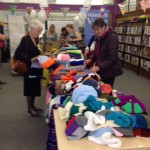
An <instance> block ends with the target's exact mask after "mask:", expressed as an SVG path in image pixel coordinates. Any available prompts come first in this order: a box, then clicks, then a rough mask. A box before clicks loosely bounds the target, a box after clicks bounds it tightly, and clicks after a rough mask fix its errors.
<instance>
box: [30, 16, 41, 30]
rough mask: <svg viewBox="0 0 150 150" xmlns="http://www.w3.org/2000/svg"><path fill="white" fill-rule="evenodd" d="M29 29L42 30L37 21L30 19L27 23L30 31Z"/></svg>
mask: <svg viewBox="0 0 150 150" xmlns="http://www.w3.org/2000/svg"><path fill="white" fill-rule="evenodd" d="M31 28H34V29H37V28H41V29H43V24H42V23H41V22H40V21H39V20H38V19H32V20H30V21H29V26H28V30H29V31H30V29H31Z"/></svg>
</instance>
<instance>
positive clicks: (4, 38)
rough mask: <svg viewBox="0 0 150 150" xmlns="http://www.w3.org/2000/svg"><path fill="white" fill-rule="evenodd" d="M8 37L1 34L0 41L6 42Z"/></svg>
mask: <svg viewBox="0 0 150 150" xmlns="http://www.w3.org/2000/svg"><path fill="white" fill-rule="evenodd" d="M6 39H7V37H6V36H5V35H4V34H1V33H0V40H2V41H5V40H6Z"/></svg>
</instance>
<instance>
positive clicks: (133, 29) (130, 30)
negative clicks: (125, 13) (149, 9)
mask: <svg viewBox="0 0 150 150" xmlns="http://www.w3.org/2000/svg"><path fill="white" fill-rule="evenodd" d="M126 34H139V35H141V34H142V26H127V33H126Z"/></svg>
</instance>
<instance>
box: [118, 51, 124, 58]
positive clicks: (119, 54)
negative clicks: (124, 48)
mask: <svg viewBox="0 0 150 150" xmlns="http://www.w3.org/2000/svg"><path fill="white" fill-rule="evenodd" d="M118 57H119V59H120V60H123V53H121V52H118Z"/></svg>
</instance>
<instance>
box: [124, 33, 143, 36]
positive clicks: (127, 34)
mask: <svg viewBox="0 0 150 150" xmlns="http://www.w3.org/2000/svg"><path fill="white" fill-rule="evenodd" d="M126 36H141V34H130V33H126Z"/></svg>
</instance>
